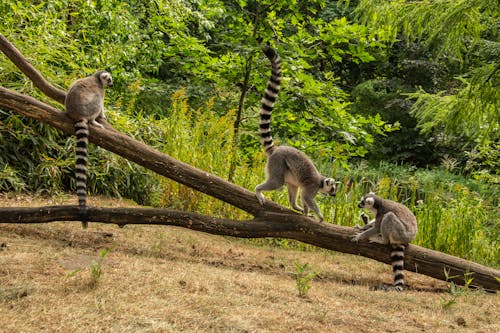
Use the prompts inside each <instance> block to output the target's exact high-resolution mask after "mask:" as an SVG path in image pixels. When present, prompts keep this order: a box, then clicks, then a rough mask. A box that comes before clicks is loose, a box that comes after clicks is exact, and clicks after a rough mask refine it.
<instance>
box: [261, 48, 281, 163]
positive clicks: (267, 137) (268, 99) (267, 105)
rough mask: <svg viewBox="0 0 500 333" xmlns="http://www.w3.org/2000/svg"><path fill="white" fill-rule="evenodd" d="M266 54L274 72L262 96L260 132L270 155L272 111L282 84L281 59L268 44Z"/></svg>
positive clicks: (265, 49) (271, 148) (271, 150)
mask: <svg viewBox="0 0 500 333" xmlns="http://www.w3.org/2000/svg"><path fill="white" fill-rule="evenodd" d="M263 51H264V54H265V55H266V56H267V58H269V60H270V61H271V68H272V74H271V77H270V78H269V81H267V88H266V92H265V95H264V97H263V98H262V101H261V102H262V106H261V108H260V110H259V116H260V120H259V134H260V142H261V143H262V146H263V147H264V151H265V152H266V154H267V156H270V155H271V154H272V153H273V151H274V143H273V137H272V136H271V127H270V124H271V113H272V111H273V108H274V102H275V101H276V98H277V97H278V92H279V91H280V84H281V59H280V56H279V55H278V54H277V53H276V51H275V50H274V49H272V48H271V47H269V46H266V47H265V48H264V49H263Z"/></svg>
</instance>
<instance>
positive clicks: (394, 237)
mask: <svg viewBox="0 0 500 333" xmlns="http://www.w3.org/2000/svg"><path fill="white" fill-rule="evenodd" d="M358 207H359V208H366V209H368V210H369V211H371V212H372V213H373V214H375V219H374V220H372V221H371V222H370V223H368V224H366V223H367V221H368V217H367V216H366V214H364V213H362V214H361V218H362V219H363V221H364V222H365V224H366V225H365V226H364V227H362V228H360V229H361V231H362V232H360V233H358V234H356V236H354V237H353V238H352V240H353V241H355V242H357V241H359V240H361V239H369V240H370V242H376V243H382V244H389V245H390V246H391V264H392V271H393V277H394V285H393V289H394V290H397V291H401V290H403V287H404V276H403V269H404V255H405V248H406V246H407V245H408V244H409V243H410V242H411V241H413V240H414V239H415V236H416V235H417V219H416V218H415V215H413V213H412V212H411V211H410V210H409V209H408V208H407V207H406V206H404V205H402V204H400V203H398V202H394V201H391V200H387V199H382V198H380V197H379V196H377V195H375V193H373V192H370V193H368V194H365V195H364V196H363V198H362V199H361V201H360V202H359V204H358Z"/></svg>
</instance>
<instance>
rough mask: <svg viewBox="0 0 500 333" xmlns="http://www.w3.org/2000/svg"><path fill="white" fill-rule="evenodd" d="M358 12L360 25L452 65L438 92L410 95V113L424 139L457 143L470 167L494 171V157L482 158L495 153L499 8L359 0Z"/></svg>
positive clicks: (443, 0) (464, 0)
mask: <svg viewBox="0 0 500 333" xmlns="http://www.w3.org/2000/svg"><path fill="white" fill-rule="evenodd" d="M357 13H358V16H359V20H360V22H361V23H362V24H366V25H368V26H372V27H377V28H379V29H383V30H386V31H388V32H390V33H391V35H392V40H393V41H396V40H397V39H402V40H404V41H406V42H407V43H412V42H419V43H421V44H422V45H423V46H424V47H425V48H426V50H427V51H428V52H430V54H431V55H432V57H433V58H434V59H435V61H439V62H445V63H447V64H448V66H453V65H454V66H455V67H456V69H457V70H456V72H455V73H456V77H455V78H452V79H450V80H449V81H448V82H447V85H446V86H445V87H443V88H442V89H441V90H440V91H438V92H436V91H428V90H426V89H425V88H424V87H422V88H421V89H420V90H418V91H417V92H415V93H413V94H411V95H410V97H412V98H414V99H415V100H416V103H415V104H414V105H413V106H412V113H413V114H414V115H415V117H416V118H417V120H418V126H419V128H420V129H421V130H422V132H423V133H424V134H426V135H427V136H428V137H432V138H434V139H435V140H437V141H439V142H441V143H442V144H445V145H447V144H449V143H450V142H460V143H461V144H462V149H463V150H464V153H462V157H467V158H469V165H472V164H474V165H476V166H478V165H479V166H485V167H487V168H488V169H489V170H492V171H494V172H495V170H496V172H498V170H500V165H499V164H498V158H497V157H498V156H496V155H495V154H493V155H492V156H491V155H487V154H484V152H485V151H489V150H497V147H498V142H499V140H500V130H499V124H500V112H499V111H500V110H499V109H500V102H499V101H500V91H499V89H498V85H499V81H500V72H499V68H500V65H499V63H498V59H499V56H500V40H499V37H500V36H499V33H498V26H499V24H500V22H499V15H500V10H499V7H498V4H497V3H495V1H489V0H470V1H469V0H459V1H452V0H436V1H418V2H407V1H381V0H377V1H371V0H360V1H359V4H358V6H357ZM464 148H465V149H464ZM478 152H483V153H478ZM472 156H475V158H480V159H481V158H482V159H483V160H482V161H479V162H478V161H477V160H474V159H471V157H472ZM479 156H481V157H479ZM491 158H493V160H492V159H491Z"/></svg>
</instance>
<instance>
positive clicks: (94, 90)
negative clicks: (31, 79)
mask: <svg viewBox="0 0 500 333" xmlns="http://www.w3.org/2000/svg"><path fill="white" fill-rule="evenodd" d="M111 86H113V78H112V77H111V74H110V73H108V72H106V71H98V72H96V73H95V74H93V75H91V76H89V77H86V78H83V79H79V80H76V81H75V82H73V84H72V85H71V86H70V87H69V90H68V94H67V95H66V99H65V101H64V106H65V108H66V114H67V115H68V117H69V118H70V119H71V120H72V121H73V122H74V124H75V134H76V140H77V141H76V165H75V178H76V194H77V196H78V206H79V207H80V213H81V215H82V227H83V228H87V226H88V222H87V221H86V213H87V145H88V142H89V140H88V137H89V124H92V125H95V126H98V127H101V128H103V127H104V126H102V124H100V123H99V121H101V120H103V119H106V117H105V116H104V88H105V87H111Z"/></svg>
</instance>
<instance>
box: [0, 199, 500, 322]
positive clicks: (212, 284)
mask: <svg viewBox="0 0 500 333" xmlns="http://www.w3.org/2000/svg"><path fill="white" fill-rule="evenodd" d="M98 199H99V202H96V201H94V202H93V204H99V205H101V206H126V205H132V204H131V203H127V202H121V201H117V200H106V199H104V198H98ZM68 200H69V201H68ZM0 201H2V204H1V205H2V206H21V205H25V206H28V205H31V206H33V205H47V204H50V205H51V204H54V203H67V202H73V201H74V198H73V197H65V196H61V197H57V198H48V199H47V198H46V199H43V198H29V197H11V198H9V197H6V196H3V197H0ZM91 204H92V202H91ZM0 244H1V247H0V331H1V332H44V331H47V332H450V331H454V332H499V331H500V321H499V319H498V313H499V305H500V299H499V296H498V295H495V294H485V293H483V292H479V291H469V292H467V293H465V294H464V295H461V296H459V297H457V298H456V300H455V301H456V302H455V303H454V304H452V305H451V306H449V307H446V306H445V304H446V303H447V302H448V303H451V300H453V295H452V294H450V293H449V292H448V286H447V285H446V284H445V283H443V282H440V281H437V280H434V279H431V278H427V277H425V276H422V275H418V274H412V273H407V283H408V284H409V286H410V288H409V290H407V291H404V292H402V293H395V292H384V291H372V290H371V288H372V287H374V286H377V285H378V284H379V283H380V282H385V283H390V282H391V272H390V267H389V266H386V265H384V264H380V263H377V262H374V261H372V260H368V259H364V258H361V257H356V256H351V255H345V254H341V253H335V252H326V251H313V252H301V251H293V250H280V249H275V248H270V247H262V246H256V245H254V244H252V242H249V241H245V240H237V239H231V238H226V237H219V236H213V235H207V234H202V233H198V232H193V231H190V230H185V229H181V228H173V227H161V226H150V227H149V226H127V227H125V228H123V229H119V228H118V227H116V226H112V225H105V224H90V227H89V229H88V230H86V231H84V230H82V229H81V227H80V224H79V223H50V224H41V225H8V224H3V225H0ZM104 248H110V249H111V251H110V252H109V253H108V254H107V255H106V256H105V257H104V258H100V256H99V252H100V250H101V249H104ZM93 261H96V262H99V263H100V264H99V265H100V267H101V268H102V275H101V276H100V277H98V278H95V277H94V278H93V277H92V274H91V272H90V269H89V267H90V265H91V263H92V262H93ZM295 262H297V263H301V264H304V263H308V264H309V266H311V267H312V268H313V269H314V270H315V271H316V272H317V273H318V276H317V277H316V278H315V279H314V280H313V281H312V283H311V285H312V288H311V289H310V290H309V292H308V294H307V297H299V296H298V289H297V287H296V284H295V280H294V277H293V275H292V273H293V272H294V271H295V270H296V268H295V265H294V263H295Z"/></svg>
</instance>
